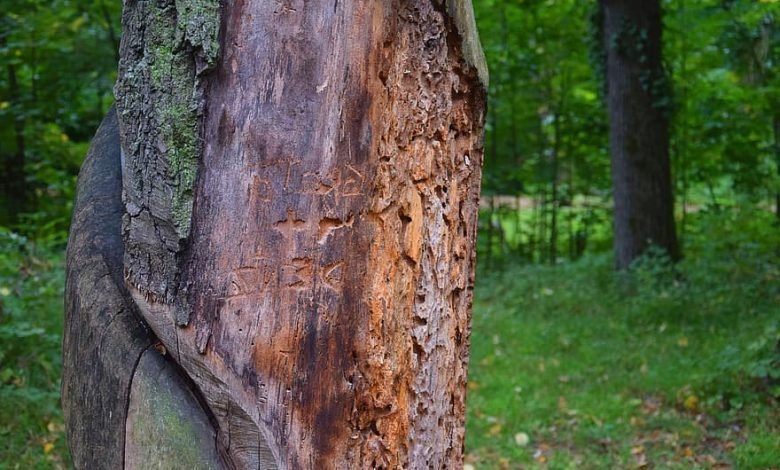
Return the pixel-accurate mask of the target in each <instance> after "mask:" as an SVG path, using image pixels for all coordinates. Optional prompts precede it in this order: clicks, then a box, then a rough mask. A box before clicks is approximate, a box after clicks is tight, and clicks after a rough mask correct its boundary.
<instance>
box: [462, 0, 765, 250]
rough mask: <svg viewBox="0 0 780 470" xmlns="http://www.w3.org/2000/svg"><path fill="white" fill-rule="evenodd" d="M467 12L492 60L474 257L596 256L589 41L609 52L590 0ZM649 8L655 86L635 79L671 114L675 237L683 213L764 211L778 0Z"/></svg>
mask: <svg viewBox="0 0 780 470" xmlns="http://www.w3.org/2000/svg"><path fill="white" fill-rule="evenodd" d="M475 7H476V9H477V15H478V18H479V20H480V27H481V31H482V41H483V46H484V47H485V51H486V54H487V55H488V60H489V62H490V64H491V66H492V69H491V72H492V75H491V89H490V93H491V94H490V98H491V101H490V111H489V113H490V115H489V120H488V121H489V125H488V130H487V142H486V145H487V157H486V159H487V161H486V168H485V170H486V177H485V181H484V183H483V186H484V190H483V195H484V197H485V203H484V207H485V209H486V210H487V211H488V213H489V214H490V215H488V216H487V217H486V218H485V219H484V220H485V223H484V225H483V227H484V232H485V234H484V237H483V245H482V246H483V248H484V251H485V254H486V256H488V257H491V256H499V255H500V254H501V253H504V252H508V251H512V252H516V253H517V254H519V255H520V256H521V257H523V258H524V259H526V260H528V261H532V262H556V261H563V260H565V259H576V258H577V257H579V256H581V255H582V253H583V252H584V250H586V249H587V250H589V251H591V252H600V251H604V250H605V249H606V248H607V247H609V246H610V245H611V243H612V233H613V232H612V229H611V220H612V215H613V212H612V211H613V207H614V206H613V199H612V187H611V175H610V167H609V150H608V148H609V145H608V142H609V141H608V125H607V123H608V119H607V115H606V108H605V102H604V98H605V95H604V92H605V91H606V84H607V83H606V80H605V78H606V70H605V69H604V66H605V58H606V57H605V54H606V53H607V52H608V51H605V49H604V47H603V46H604V41H602V39H605V40H606V42H607V44H608V45H612V46H613V47H617V46H618V44H617V43H618V42H619V41H618V39H619V38H618V37H617V36H615V35H614V34H613V35H612V36H609V34H610V33H609V32H607V35H608V37H606V38H605V37H604V34H605V32H604V31H603V28H602V24H601V21H602V19H601V15H599V9H598V7H597V4H596V2H580V1H574V0H570V1H569V0H560V1H543V0H527V1H505V0H485V1H481V2H476V3H475ZM661 7H662V9H663V28H664V32H663V41H664V43H663V51H664V54H663V64H662V65H663V69H664V70H665V72H666V74H667V75H668V77H669V80H668V82H667V83H656V84H652V83H650V84H648V86H653V85H655V86H657V87H661V88H659V89H657V90H655V91H654V93H655V95H656V96H655V99H656V103H655V105H656V106H659V107H664V108H665V109H666V110H668V114H669V118H670V119H671V125H670V131H669V133H670V144H669V154H670V156H671V162H672V175H673V189H674V196H675V214H676V219H677V226H678V227H677V232H678V235H679V236H680V238H681V239H682V240H683V241H685V233H686V232H687V230H688V229H689V228H690V227H689V223H690V220H689V219H690V215H691V213H702V212H706V211H708V210H736V209H737V208H740V210H758V211H766V210H776V209H775V206H776V205H777V201H776V195H777V193H778V181H779V178H778V169H780V161H779V160H778V153H777V152H778V151H777V148H778V147H777V142H778V139H777V135H776V132H777V131H776V129H777V124H776V122H777V118H776V114H777V110H778V109H780V106H778V96H780V88H778V84H779V83H778V78H777V68H778V63H777V62H778V58H777V57H778V50H780V29H778V27H777V26H776V25H777V21H778V19H777V17H778V15H779V14H780V6H779V5H778V2H775V1H771V0H764V1H748V0H743V1H720V0H701V1H693V0H666V1H663V2H661ZM626 28H628V25H627V26H626ZM641 29H642V28H637V29H636V31H635V35H636V36H637V38H635V39H638V40H641V38H640V36H641V34H642V31H641ZM626 32H628V31H626ZM613 33H614V32H613ZM645 34H646V31H645ZM624 36H625V35H624ZM635 42H637V41H635ZM637 44H639V42H637ZM635 55H636V57H637V59H639V58H640V56H641V55H642V53H641V51H637V52H636V53H635ZM644 118H645V119H647V116H645V117H644ZM518 206H519V207H522V208H523V210H521V211H519V213H517V212H516V211H514V208H515V207H518ZM644 217H646V218H648V219H650V218H649V217H648V216H647V214H645V215H644ZM488 222H492V223H488ZM770 230H772V227H771V226H768V227H767V231H770ZM768 233H770V232H768ZM483 259H484V258H483Z"/></svg>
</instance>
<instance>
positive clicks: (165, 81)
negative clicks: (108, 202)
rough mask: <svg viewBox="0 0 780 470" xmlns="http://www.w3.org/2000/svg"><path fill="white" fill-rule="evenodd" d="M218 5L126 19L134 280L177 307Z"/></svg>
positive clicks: (134, 8)
mask: <svg viewBox="0 0 780 470" xmlns="http://www.w3.org/2000/svg"><path fill="white" fill-rule="evenodd" d="M219 16H220V10H219V2H218V0H141V1H138V2H128V3H126V5H125V10H124V13H123V23H124V24H123V26H124V35H123V39H122V45H121V57H122V59H121V60H120V64H119V78H118V80H117V84H116V88H115V94H116V98H117V108H118V110H119V121H120V133H121V144H122V150H123V154H124V167H123V180H124V202H125V205H126V209H127V210H126V212H127V217H126V218H125V223H124V236H125V241H126V245H127V250H126V256H125V268H126V276H127V277H128V280H129V282H130V283H131V284H132V285H134V286H136V287H139V288H140V289H141V290H143V291H144V292H146V293H147V294H148V295H149V296H150V298H153V299H155V300H161V301H165V302H168V303H170V302H172V301H173V299H174V298H175V294H176V272H177V260H178V258H177V254H178V253H179V252H180V251H181V249H182V246H183V242H184V241H185V240H187V238H188V237H189V234H190V227H191V218H192V203H193V188H194V185H195V181H196V178H197V170H198V164H199V159H200V155H201V153H202V150H203V149H202V145H201V142H202V139H201V137H200V135H199V132H200V131H199V130H200V120H201V118H202V115H203V111H204V110H203V99H202V95H203V84H202V78H203V75H204V74H205V73H206V72H208V71H209V70H211V69H213V68H214V66H215V64H216V60H217V56H218V52H219V41H218V32H219Z"/></svg>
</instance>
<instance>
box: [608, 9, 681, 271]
mask: <svg viewBox="0 0 780 470" xmlns="http://www.w3.org/2000/svg"><path fill="white" fill-rule="evenodd" d="M600 1H601V7H602V8H603V12H604V27H603V33H604V47H605V50H606V79H607V105H608V112H609V131H610V132H609V133H610V137H609V146H610V154H611V160H612V186H613V197H614V200H615V216H614V229H615V261H616V265H617V267H618V268H619V269H623V268H626V267H628V266H629V265H630V264H631V262H632V261H633V260H634V259H636V258H637V257H639V256H640V255H641V254H642V253H644V252H645V250H646V249H647V248H648V247H649V246H650V245H656V246H658V247H660V248H662V249H664V250H665V251H666V252H667V253H668V254H669V255H670V256H671V257H672V258H678V257H679V249H678V245H677V235H676V232H675V224H674V202H673V197H672V184H671V170H670V163H669V103H670V102H671V100H670V98H669V95H668V94H669V88H668V86H667V79H666V75H665V72H664V69H663V65H662V52H661V44H662V42H661V32H662V24H661V5H660V1H659V0H652V1H646V0H627V1H623V0H620V1H618V0H600Z"/></svg>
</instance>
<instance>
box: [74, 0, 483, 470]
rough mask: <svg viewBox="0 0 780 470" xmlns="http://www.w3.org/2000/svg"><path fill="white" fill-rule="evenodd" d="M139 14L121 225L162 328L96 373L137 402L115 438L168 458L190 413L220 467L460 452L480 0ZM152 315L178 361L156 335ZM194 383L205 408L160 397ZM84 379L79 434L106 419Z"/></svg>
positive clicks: (362, 461)
mask: <svg viewBox="0 0 780 470" xmlns="http://www.w3.org/2000/svg"><path fill="white" fill-rule="evenodd" d="M123 22H124V34H123V36H122V47H121V61H120V73H119V80H118V82H117V87H116V94H117V106H118V111H119V113H118V116H119V130H120V135H121V148H122V154H123V157H124V162H123V173H122V183H123V194H124V210H123V212H124V221H123V223H122V227H121V230H120V229H119V228H118V227H116V226H112V227H110V228H106V229H105V230H106V231H107V232H110V233H113V234H116V236H117V237H119V236H120V235H119V234H120V232H121V240H122V244H123V246H124V254H122V252H121V247H120V251H119V252H118V253H119V254H117V252H116V251H115V250H113V251H112V253H113V256H122V257H123V260H122V266H123V268H124V271H123V278H124V280H123V284H124V287H126V289H127V292H128V294H129V296H130V297H131V298H132V301H131V302H130V304H131V307H132V308H133V309H134V308H136V307H137V308H138V311H139V313H140V315H141V316H142V317H143V319H144V321H145V323H146V324H147V325H148V326H149V327H150V329H151V330H152V332H153V334H149V335H148V337H147V336H143V338H141V339H142V341H141V340H138V341H140V342H141V344H140V345H139V346H137V347H135V348H134V349H132V354H129V353H125V354H124V356H125V357H134V358H135V359H134V360H135V361H136V362H137V363H138V364H139V366H138V368H137V370H136V372H135V373H134V374H132V373H127V370H125V371H119V370H116V371H113V373H114V374H119V375H121V377H122V381H121V383H120V382H117V383H115V384H107V385H106V386H103V387H102V389H101V390H98V391H96V393H97V394H101V396H102V395H112V396H114V401H112V402H111V404H112V406H113V405H114V404H116V406H117V407H118V408H122V405H124V406H125V407H126V408H125V409H126V410H127V411H126V413H125V414H122V417H120V418H119V421H120V423H121V424H122V427H121V432H119V433H118V434H117V435H116V436H113V437H112V439H115V440H116V441H115V442H110V443H107V444H106V449H107V450H106V452H111V451H112V450H114V451H115V450H116V449H117V446H118V445H120V444H121V441H122V439H126V441H127V442H125V443H124V444H123V446H124V447H123V448H124V449H126V452H125V455H124V463H125V464H126V465H127V466H128V467H137V465H135V464H134V463H137V462H141V461H144V462H147V463H149V462H150V460H149V459H153V458H156V452H153V451H152V450H151V447H150V446H149V443H150V442H154V441H155V439H157V435H158V434H159V433H165V434H166V435H170V434H176V433H172V432H171V431H170V429H172V428H175V429H179V428H181V426H179V425H180V424H186V426H184V428H186V429H184V431H183V432H185V434H178V437H176V436H168V437H166V439H168V441H167V442H182V441H181V437H182V436H189V437H187V438H186V439H188V440H189V442H191V444H190V446H191V447H194V448H197V452H198V456H199V458H198V459H197V460H198V461H200V462H202V463H203V466H204V468H210V467H209V464H208V462H211V463H212V464H213V465H218V466H220V467H221V468H232V467H236V468H264V469H265V468H280V469H286V468H291V469H297V468H314V467H324V468H426V469H427V468H458V467H460V466H462V457H463V455H462V453H463V432H464V414H465V408H464V399H465V382H466V366H467V358H468V339H469V323H470V308H471V298H472V288H473V274H474V254H475V250H474V243H475V240H476V229H477V214H478V195H479V178H480V173H481V163H482V126H483V122H484V112H485V102H486V101H485V100H486V96H485V87H486V80H487V77H486V71H485V67H484V59H483V58H482V55H481V50H480V48H479V42H478V39H477V36H476V30H475V26H474V19H473V16H472V13H471V4H470V2H469V1H468V0H466V1H463V0H461V1H457V0H448V1H446V2H444V1H439V0H432V1H416V2H411V1H386V2H356V1H346V2H345V1H337V2H304V1H302V0H280V1H276V2H266V1H262V0H235V1H228V2H225V3H224V4H222V5H221V6H219V4H218V3H217V2H216V0H179V1H176V2H173V1H165V0H161V1H151V0H138V1H135V2H127V3H126V4H125V12H124V14H123ZM217 32H219V34H217ZM80 184H81V185H83V184H84V183H80ZM112 220H114V223H115V224H116V223H117V222H116V218H114V219H112ZM76 228H78V227H76ZM109 229H110V230H109ZM88 230H92V232H90V233H103V230H104V229H103V228H100V227H98V228H92V227H90V228H89V229H88ZM77 233H78V232H77ZM86 243H87V242H86V241H84V240H72V242H71V245H72V247H71V250H72V251H79V254H78V255H74V257H72V259H71V260H70V265H71V266H72V265H73V264H74V263H75V262H76V259H77V258H80V257H85V256H87V253H81V250H82V249H83V247H82V246H81V244H86ZM94 251H95V250H91V251H90V253H94ZM112 272H113V271H112ZM70 277H71V278H73V277H77V274H72V275H71V276H70ZM69 281H70V279H69ZM112 282H116V279H114V278H112ZM124 287H123V286H119V287H117V288H116V289H117V290H120V291H121V290H122V289H123V288H124ZM82 289H83V290H84V292H87V294H82V293H81V290H82ZM75 291H76V292H75V294H71V298H72V297H74V296H78V295H86V296H87V297H89V296H94V295H98V294H96V293H94V292H91V288H90V287H89V286H86V285H82V286H79V287H78V288H76V289H75ZM100 295H103V294H100ZM105 295H108V294H105ZM115 297H116V296H114V295H113V294H112V299H113V298H115ZM116 298H118V297H116ZM120 304H121V303H120V302H118V301H117V305H120ZM122 305H123V304H122ZM117 308H119V307H114V308H113V310H116V309H117ZM69 310H70V311H71V312H72V311H78V310H79V309H78V308H75V307H72V306H71V307H69ZM81 310H84V308H82V309H81ZM93 310H94V308H93ZM131 310H132V309H128V312H129V311H131ZM89 315H91V318H97V320H94V319H92V320H89V321H90V322H91V323H90V324H87V325H81V326H80V327H76V328H74V327H73V326H69V328H71V329H77V330H79V331H82V330H87V331H92V329H94V326H95V325H93V324H95V323H99V322H100V321H102V320H101V318H102V317H100V315H96V314H95V313H94V312H93V311H90V312H89ZM89 315H87V316H89ZM128 316H129V313H128ZM128 321H129V320H128ZM81 322H82V323H83V322H84V321H83V320H81ZM69 323H71V324H73V323H74V320H73V315H72V314H71V317H69ZM97 326H100V325H97ZM129 331H130V329H129V328H128V329H127V332H129ZM127 332H121V331H119V332H116V335H117V336H118V338H117V339H116V340H115V341H116V342H117V343H120V344H121V343H123V342H127V341H128V338H130V339H134V340H137V339H138V338H140V337H141V336H140V334H134V335H129V336H128V334H127ZM144 334H147V333H146V332H144ZM149 338H151V339H149ZM155 339H158V340H159V341H160V345H159V348H158V349H160V350H163V351H166V352H167V355H166V356H165V359H166V360H168V361H169V362H165V361H163V362H160V360H159V358H158V359H155V360H152V359H148V360H147V359H145V358H146V357H147V354H152V353H154V351H155V349H149V347H148V346H149V344H151V343H150V342H151V341H154V340H155ZM71 344H72V341H71V340H66V355H67V354H72V353H69V352H68V351H67V350H68V348H69V347H71V346H70V345H71ZM78 347H79V348H81V349H82V350H83V351H85V352H87V353H93V354H94V349H95V345H94V343H89V344H83V345H79V346H78ZM142 354H143V355H142ZM155 354H157V353H155ZM155 357H156V356H155ZM106 361H108V362H110V360H108V359H106ZM165 364H168V365H169V367H171V368H172V369H170V370H169V371H168V372H166V373H165V375H164V378H159V377H160V376H158V375H155V374H156V373H153V372H152V371H154V370H157V369H156V368H159V367H162V366H163V365H165ZM106 367H108V366H106ZM114 367H119V366H118V364H114ZM125 367H127V366H125ZM70 370H71V373H72V375H78V374H76V372H75V367H74V366H72V367H71V368H70ZM105 373H106V374H109V373H110V372H105ZM85 375H89V374H82V376H81V377H76V378H74V377H71V378H69V379H68V380H69V381H71V382H76V383H79V384H88V383H89V382H90V381H94V379H93V378H89V377H84V376H85ZM131 377H132V384H131V380H130V378H131ZM155 377H157V378H155ZM176 384H178V385H176ZM174 385H175V386H174ZM170 387H173V388H175V389H176V390H177V391H176V394H177V395H176V396H181V397H190V398H188V399H186V400H184V399H181V400H179V399H172V397H173V396H174V392H173V391H171V392H170V394H169V395H168V396H161V395H166V392H165V390H166V389H168V388H170ZM117 393H119V395H121V396H120V398H116V396H117ZM136 396H138V397H140V398H139V399H136V398H135V397H136ZM102 399H105V397H102ZM180 401H185V402H189V403H191V405H190V406H189V408H190V409H191V410H196V411H198V412H199V413H200V418H197V419H196V418H193V419H179V418H172V419H167V420H166V419H150V417H153V416H154V413H153V412H152V410H154V409H156V408H158V407H162V408H166V407H167V408H166V409H169V411H170V412H171V413H174V415H175V416H178V417H181V416H184V414H183V409H182V408H180V407H176V406H172V405H171V404H172V403H179V402H180ZM64 402H65V406H66V408H70V409H71V411H70V413H69V418H68V419H69V426H70V429H71V430H72V432H73V433H74V434H76V435H77V434H78V433H79V431H78V430H76V429H75V427H76V426H86V427H90V426H91V424H94V423H96V421H97V419H96V418H93V417H91V416H87V415H88V412H86V411H83V410H80V408H79V406H76V405H74V403H73V398H72V395H67V394H66V396H65V397H64ZM166 403H167V404H168V405H166ZM169 405H170V406H169ZM201 405H202V406H203V410H201V409H200V408H199V407H200V406H201ZM74 409H75V410H80V412H81V415H80V416H82V417H83V418H79V419H75V418H74V416H75V415H78V414H79V413H78V412H76V413H74V411H73V410H74ZM104 415H105V413H104V412H103V413H102V414H101V415H100V416H104ZM90 420H92V422H90ZM138 423H152V426H151V427H150V428H149V430H148V431H144V432H141V433H139V432H137V431H138V429H139V425H138ZM117 429H119V428H117ZM125 430H127V432H126V433H125ZM196 430H198V431H197V433H196V434H192V433H195V432H196ZM93 432H94V431H93ZM187 433H189V434H187ZM84 434H85V435H87V434H89V432H85V433H84ZM209 436H213V437H214V442H215V444H214V447H213V448H210V447H209V446H206V445H205V444H196V442H201V443H202V442H209ZM177 439H178V440H177ZM85 440H86V437H85V439H82V440H79V439H78V438H74V437H71V446H72V448H73V449H74V455H79V456H81V455H87V454H88V453H87V452H85V451H84V450H83V449H84V446H85V445H86V444H85ZM171 447H172V448H180V447H181V444H179V445H178V446H177V445H174V444H172V445H171ZM182 458H184V457H182ZM187 458H189V457H187ZM164 461H165V459H163V458H161V459H160V462H164ZM168 461H169V462H170V460H168ZM174 461H176V460H174ZM178 461H179V462H181V461H183V460H178ZM96 462H98V460H91V461H90V460H89V458H88V457H84V459H83V460H81V461H80V463H81V464H78V463H77V466H78V467H79V468H92V467H91V465H95V463H96ZM99 462H101V464H100V465H102V461H99ZM158 467H159V468H173V467H169V466H168V467H166V465H165V464H163V463H160V464H158ZM107 468H119V467H107ZM181 468H184V467H181ZM186 468H190V467H189V466H187V467H186Z"/></svg>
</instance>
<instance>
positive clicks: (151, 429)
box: [124, 349, 224, 470]
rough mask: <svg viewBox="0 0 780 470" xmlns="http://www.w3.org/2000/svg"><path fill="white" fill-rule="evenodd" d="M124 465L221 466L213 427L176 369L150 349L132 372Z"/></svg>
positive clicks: (145, 469)
mask: <svg viewBox="0 0 780 470" xmlns="http://www.w3.org/2000/svg"><path fill="white" fill-rule="evenodd" d="M126 431H127V434H126V436H127V437H126V442H125V467H124V468H126V469H130V470H157V469H158V470H172V469H181V470H219V469H221V468H224V464H223V462H222V459H221V457H220V452H219V450H218V448H217V445H216V443H217V441H216V435H215V432H214V428H213V427H212V426H211V423H210V422H209V418H208V416H206V414H205V413H204V412H203V409H202V408H201V406H200V404H199V403H198V400H197V398H196V397H195V395H193V394H192V392H191V391H190V390H189V387H188V384H187V383H186V382H184V381H183V380H182V378H181V377H180V376H179V374H178V372H177V370H176V369H175V368H174V367H173V366H172V365H171V364H170V363H169V362H167V361H166V360H165V359H164V358H163V357H162V356H161V355H160V354H159V353H158V352H157V351H156V350H154V349H147V350H146V351H144V353H143V355H141V359H140V360H139V361H138V367H136V369H135V373H134V374H133V382H132V386H131V388H130V396H129V403H128V406H127V422H126Z"/></svg>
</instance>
